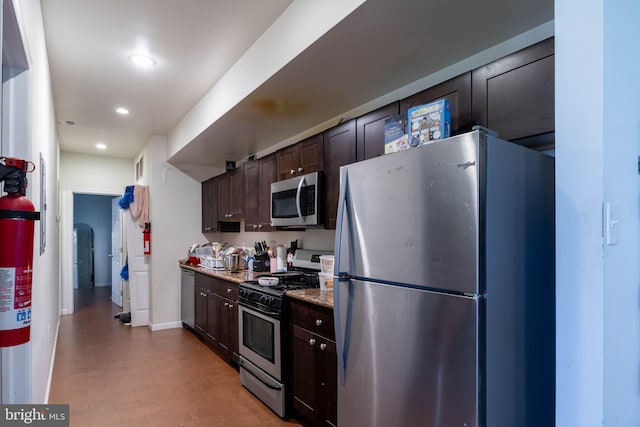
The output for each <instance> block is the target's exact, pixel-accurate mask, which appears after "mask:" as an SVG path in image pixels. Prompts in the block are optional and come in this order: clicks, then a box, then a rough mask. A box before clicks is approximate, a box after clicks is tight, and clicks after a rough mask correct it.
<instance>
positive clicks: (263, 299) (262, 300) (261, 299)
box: [260, 295, 267, 304]
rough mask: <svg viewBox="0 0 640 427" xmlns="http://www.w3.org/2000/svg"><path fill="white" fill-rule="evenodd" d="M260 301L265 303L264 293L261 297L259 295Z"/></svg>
mask: <svg viewBox="0 0 640 427" xmlns="http://www.w3.org/2000/svg"><path fill="white" fill-rule="evenodd" d="M260 302H261V303H262V304H264V303H266V302H267V297H265V296H264V295H263V296H261V297H260Z"/></svg>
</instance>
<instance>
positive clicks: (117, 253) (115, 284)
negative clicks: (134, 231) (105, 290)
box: [109, 197, 122, 307]
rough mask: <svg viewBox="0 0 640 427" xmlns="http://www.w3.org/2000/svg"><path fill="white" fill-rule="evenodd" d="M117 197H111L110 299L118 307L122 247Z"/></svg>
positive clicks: (120, 296)
mask: <svg viewBox="0 0 640 427" xmlns="http://www.w3.org/2000/svg"><path fill="white" fill-rule="evenodd" d="M118 200H120V198H119V197H114V198H113V199H111V253H110V254H109V256H110V257H111V301H113V303H114V304H115V305H117V306H118V307H122V279H121V278H120V270H121V268H122V267H121V265H122V262H121V259H120V258H121V256H122V247H121V245H120V242H121V236H120V235H121V233H122V232H121V230H120V212H121V211H120V208H119V207H118Z"/></svg>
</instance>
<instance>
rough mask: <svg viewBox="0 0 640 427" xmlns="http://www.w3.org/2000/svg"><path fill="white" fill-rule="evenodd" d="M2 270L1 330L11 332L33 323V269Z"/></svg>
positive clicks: (0, 286) (0, 298) (0, 273)
mask: <svg viewBox="0 0 640 427" xmlns="http://www.w3.org/2000/svg"><path fill="white" fill-rule="evenodd" d="M18 270H19V271H21V272H22V273H21V274H18V275H16V268H14V267H11V268H6V267H2V268H0V326H1V327H0V329H2V330H11V329H19V328H24V327H26V326H29V324H30V323H31V286H29V285H30V284H31V269H18Z"/></svg>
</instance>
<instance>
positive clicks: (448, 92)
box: [400, 72, 473, 136]
mask: <svg viewBox="0 0 640 427" xmlns="http://www.w3.org/2000/svg"><path fill="white" fill-rule="evenodd" d="M439 99H446V100H448V101H449V102H450V103H451V136H453V135H458V134H461V133H464V132H468V131H470V130H471V127H472V125H473V123H472V120H471V72H468V73H464V74H461V75H459V76H457V77H454V78H452V79H449V80H447V81H445V82H442V83H440V84H438V85H436V86H433V87H430V88H429V89H425V90H423V91H422V92H418V93H416V94H415V95H411V96H410V97H408V98H405V99H403V100H401V101H400V114H403V115H405V116H406V114H407V111H408V110H409V108H411V107H415V106H417V105H422V104H428V103H430V102H433V101H437V100H439Z"/></svg>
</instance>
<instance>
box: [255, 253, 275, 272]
mask: <svg viewBox="0 0 640 427" xmlns="http://www.w3.org/2000/svg"><path fill="white" fill-rule="evenodd" d="M254 258H255V259H254V261H253V271H270V268H271V267H270V266H271V261H270V259H269V254H268V253H266V252H265V253H262V254H260V255H256V256H255V257H254Z"/></svg>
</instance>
